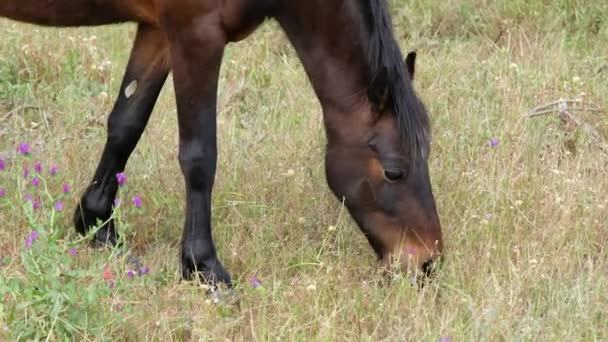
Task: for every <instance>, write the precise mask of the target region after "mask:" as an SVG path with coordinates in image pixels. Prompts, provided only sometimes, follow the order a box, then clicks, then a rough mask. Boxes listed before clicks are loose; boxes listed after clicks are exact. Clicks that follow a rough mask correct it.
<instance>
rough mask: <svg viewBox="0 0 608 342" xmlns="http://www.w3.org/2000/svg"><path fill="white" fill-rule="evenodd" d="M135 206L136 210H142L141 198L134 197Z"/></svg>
mask: <svg viewBox="0 0 608 342" xmlns="http://www.w3.org/2000/svg"><path fill="white" fill-rule="evenodd" d="M133 205H134V206H135V208H141V205H142V201H141V197H139V196H134V197H133Z"/></svg>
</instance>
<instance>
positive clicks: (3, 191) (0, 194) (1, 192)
mask: <svg viewBox="0 0 608 342" xmlns="http://www.w3.org/2000/svg"><path fill="white" fill-rule="evenodd" d="M5 195H6V189H4V188H0V197H4V196H5Z"/></svg>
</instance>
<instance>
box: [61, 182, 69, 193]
mask: <svg viewBox="0 0 608 342" xmlns="http://www.w3.org/2000/svg"><path fill="white" fill-rule="evenodd" d="M68 192H70V185H69V184H68V183H63V193H64V194H67V193H68Z"/></svg>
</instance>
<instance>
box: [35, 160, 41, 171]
mask: <svg viewBox="0 0 608 342" xmlns="http://www.w3.org/2000/svg"><path fill="white" fill-rule="evenodd" d="M34 170H35V171H36V172H38V173H40V172H41V171H42V163H40V162H37V163H35V164H34Z"/></svg>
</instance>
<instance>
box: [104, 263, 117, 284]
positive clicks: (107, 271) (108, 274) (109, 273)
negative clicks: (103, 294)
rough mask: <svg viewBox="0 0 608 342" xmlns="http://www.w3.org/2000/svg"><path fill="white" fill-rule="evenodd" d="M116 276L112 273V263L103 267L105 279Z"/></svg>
mask: <svg viewBox="0 0 608 342" xmlns="http://www.w3.org/2000/svg"><path fill="white" fill-rule="evenodd" d="M112 279H114V276H113V275H112V271H111V270H110V265H105V266H104V267H103V280H106V281H108V280H112Z"/></svg>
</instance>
